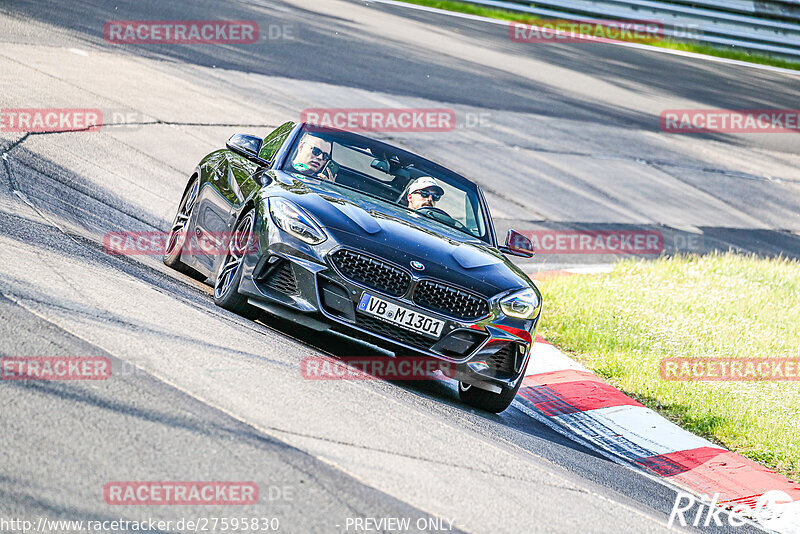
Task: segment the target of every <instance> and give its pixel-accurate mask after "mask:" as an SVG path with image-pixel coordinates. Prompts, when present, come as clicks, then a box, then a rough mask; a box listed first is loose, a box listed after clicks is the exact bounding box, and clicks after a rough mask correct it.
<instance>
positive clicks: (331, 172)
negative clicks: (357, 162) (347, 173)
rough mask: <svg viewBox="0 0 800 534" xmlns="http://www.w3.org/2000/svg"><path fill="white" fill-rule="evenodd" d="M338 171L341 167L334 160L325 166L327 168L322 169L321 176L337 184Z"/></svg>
mask: <svg viewBox="0 0 800 534" xmlns="http://www.w3.org/2000/svg"><path fill="white" fill-rule="evenodd" d="M338 171H339V166H338V165H337V164H336V163H335V162H334V161H333V160H330V161H328V163H327V164H326V165H325V168H324V169H322V171H320V173H319V175H320V177H321V178H324V179H326V180H330V181H331V182H335V181H336V175H337V174H338Z"/></svg>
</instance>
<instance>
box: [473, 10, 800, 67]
mask: <svg viewBox="0 0 800 534" xmlns="http://www.w3.org/2000/svg"><path fill="white" fill-rule="evenodd" d="M462 1H466V2H468V3H471V4H479V5H483V6H490V7H497V8H501V9H506V10H509V11H517V12H522V13H530V14H531V15H535V16H537V17H540V18H552V19H564V20H587V19H604V20H630V21H641V20H648V21H657V22H659V23H661V24H662V25H663V28H664V30H663V33H664V36H666V37H671V38H674V39H676V40H681V41H698V42H701V43H708V44H712V45H722V46H727V47H734V48H739V49H743V50H747V51H753V52H762V53H767V54H770V55H778V56H785V57H791V58H793V59H800V0H764V1H759V0H672V1H658V0H535V4H531V2H530V1H526V0H462ZM779 19H780V20H779Z"/></svg>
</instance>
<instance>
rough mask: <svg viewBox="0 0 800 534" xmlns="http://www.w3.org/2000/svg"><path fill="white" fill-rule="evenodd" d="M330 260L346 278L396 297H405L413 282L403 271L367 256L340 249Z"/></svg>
mask: <svg viewBox="0 0 800 534" xmlns="http://www.w3.org/2000/svg"><path fill="white" fill-rule="evenodd" d="M330 259H331V261H332V262H333V264H334V265H335V266H336V268H337V269H338V270H339V272H340V273H342V276H344V277H345V278H348V279H350V280H352V281H353V282H356V283H358V284H361V285H363V286H367V287H370V288H372V289H375V290H377V291H381V292H382V293H386V294H387V295H392V296H394V297H399V296H402V295H404V294H405V292H406V289H408V284H409V283H410V282H411V276H410V275H409V274H408V273H406V272H405V271H403V270H402V269H398V268H397V267H395V266H393V265H391V264H389V263H386V262H384V261H381V260H379V259H376V258H373V257H371V256H367V255H366V254H360V253H358V252H353V251H351V250H346V249H340V250H337V251H336V252H334V253H333V254H331V255H330Z"/></svg>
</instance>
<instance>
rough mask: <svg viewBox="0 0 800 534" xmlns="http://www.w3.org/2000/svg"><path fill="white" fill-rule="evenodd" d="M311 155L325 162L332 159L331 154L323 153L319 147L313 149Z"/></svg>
mask: <svg viewBox="0 0 800 534" xmlns="http://www.w3.org/2000/svg"><path fill="white" fill-rule="evenodd" d="M311 153H312V154H313V155H314V157H316V158H319V157H321V158H322V159H323V160H324V161H328V160H329V159H331V155H330V153H329V152H323V151H322V150H321V149H319V148H317V147H312V148H311Z"/></svg>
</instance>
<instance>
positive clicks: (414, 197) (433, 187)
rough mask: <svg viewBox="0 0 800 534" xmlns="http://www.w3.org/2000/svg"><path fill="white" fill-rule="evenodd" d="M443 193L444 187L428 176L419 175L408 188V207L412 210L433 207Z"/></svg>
mask: <svg viewBox="0 0 800 534" xmlns="http://www.w3.org/2000/svg"><path fill="white" fill-rule="evenodd" d="M442 195H444V189H442V188H441V186H440V185H439V184H438V183H436V180H434V179H433V178H431V177H430V176H420V177H419V178H417V179H416V180H414V181H413V182H412V183H411V186H410V187H409V188H408V195H407V197H406V198H407V200H408V207H409V209H412V210H418V209H420V208H433V207H435V206H436V203H437V202H439V199H440V198H442Z"/></svg>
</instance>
